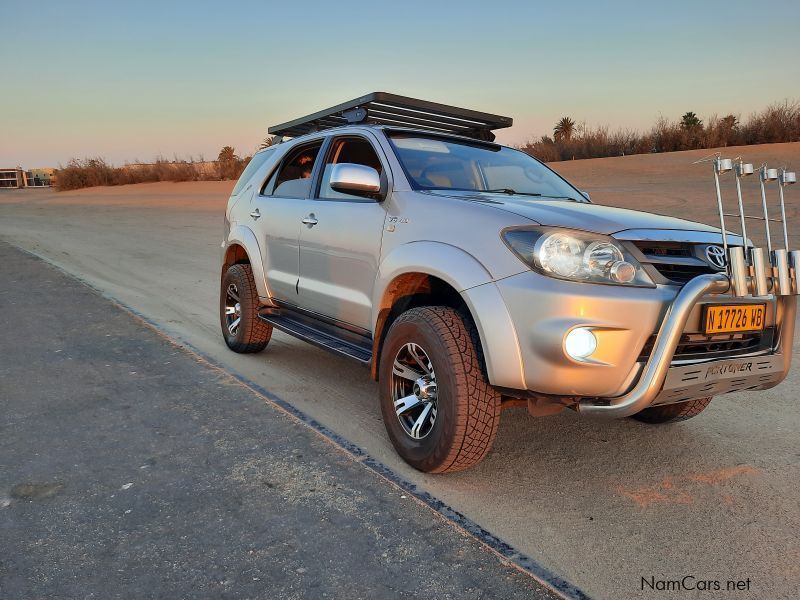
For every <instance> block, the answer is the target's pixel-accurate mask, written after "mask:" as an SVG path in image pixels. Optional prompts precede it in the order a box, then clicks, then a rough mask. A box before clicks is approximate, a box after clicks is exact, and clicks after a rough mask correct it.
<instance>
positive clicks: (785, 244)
mask: <svg viewBox="0 0 800 600" xmlns="http://www.w3.org/2000/svg"><path fill="white" fill-rule="evenodd" d="M785 176H786V167H784V168H783V177H781V178H780V179H779V180H778V189H779V190H780V193H781V221H782V224H783V247H784V248H785V249H786V250H789V232H788V231H787V230H786V207H785V206H784V205H783V179H784V177H785Z"/></svg>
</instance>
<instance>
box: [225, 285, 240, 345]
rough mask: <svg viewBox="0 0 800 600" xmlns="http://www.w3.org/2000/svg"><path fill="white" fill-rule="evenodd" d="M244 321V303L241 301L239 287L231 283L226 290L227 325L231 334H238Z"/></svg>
mask: <svg viewBox="0 0 800 600" xmlns="http://www.w3.org/2000/svg"><path fill="white" fill-rule="evenodd" d="M241 322H242V305H241V303H240V302H239V288H237V287H236V284H235V283H231V284H230V285H229V286H228V289H226V290H225V326H226V327H227V329H228V333H229V334H230V335H236V332H237V331H239V325H241Z"/></svg>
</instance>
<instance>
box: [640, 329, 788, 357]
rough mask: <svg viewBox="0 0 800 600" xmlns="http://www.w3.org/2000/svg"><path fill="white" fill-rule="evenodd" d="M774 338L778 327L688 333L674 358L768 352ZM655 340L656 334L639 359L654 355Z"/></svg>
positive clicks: (680, 343)
mask: <svg viewBox="0 0 800 600" xmlns="http://www.w3.org/2000/svg"><path fill="white" fill-rule="evenodd" d="M774 337H775V328H774V327H767V328H765V329H764V330H763V331H756V332H750V333H717V334H714V335H705V334H703V333H684V334H683V335H682V336H681V340H680V342H678V347H677V349H676V350H675V354H674V355H673V357H672V360H673V361H676V360H704V359H706V360H707V359H712V358H713V359H717V358H728V357H734V356H740V355H742V354H750V353H753V352H761V351H767V350H770V349H771V348H772V343H773V339H774ZM655 341H656V336H655V335H651V336H650V338H649V339H648V340H647V342H646V343H645V345H644V348H642V352H641V354H639V359H638V360H639V361H645V360H647V359H648V358H649V357H650V354H651V353H652V352H653V346H654V344H655Z"/></svg>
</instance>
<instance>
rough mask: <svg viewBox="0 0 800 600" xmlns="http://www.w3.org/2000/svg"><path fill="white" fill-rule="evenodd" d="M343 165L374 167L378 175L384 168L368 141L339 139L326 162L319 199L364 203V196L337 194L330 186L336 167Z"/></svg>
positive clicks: (332, 146) (332, 147)
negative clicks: (349, 200)
mask: <svg viewBox="0 0 800 600" xmlns="http://www.w3.org/2000/svg"><path fill="white" fill-rule="evenodd" d="M342 163H353V164H356V165H365V166H367V167H372V168H373V169H375V170H376V171H377V172H378V173H381V172H382V171H383V166H382V165H381V161H380V159H379V158H378V155H377V154H375V149H374V148H373V147H372V144H370V143H369V142H368V141H367V140H365V139H364V138H358V137H354V138H338V139H336V140H334V142H333V144H331V149H330V152H329V153H328V158H327V160H326V161H325V168H324V170H323V172H322V182H321V183H320V188H319V197H320V198H330V199H340V198H341V199H358V200H361V201H363V200H364V198H363V197H362V196H354V195H351V194H345V193H342V192H337V191H336V190H334V189H333V188H332V187H331V186H330V180H331V171H332V170H333V167H334V165H338V164H342Z"/></svg>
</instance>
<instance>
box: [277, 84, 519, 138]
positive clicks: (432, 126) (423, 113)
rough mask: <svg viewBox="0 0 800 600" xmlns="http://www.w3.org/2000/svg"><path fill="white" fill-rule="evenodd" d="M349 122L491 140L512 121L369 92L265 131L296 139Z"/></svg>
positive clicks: (462, 109) (496, 116) (412, 99)
mask: <svg viewBox="0 0 800 600" xmlns="http://www.w3.org/2000/svg"><path fill="white" fill-rule="evenodd" d="M351 123H374V124H377V125H386V126H396V127H413V128H415V129H423V130H426V131H431V132H436V133H449V134H455V135H461V136H466V137H472V138H477V139H481V140H486V141H493V140H494V134H493V133H492V130H493V129H502V128H504V127H511V124H512V123H513V120H512V119H511V117H501V116H499V115H492V114H489V113H484V112H478V111H476V110H469V109H466V108H458V107H456V106H448V105H446V104H438V103H436V102H428V101H427V100H418V99H416V98H408V97H407V96H398V95H397V94H389V93H387V92H372V93H371V94H367V95H366V96H361V97H360V98H356V99H354V100H350V101H349V102H344V103H342V104H339V105H337V106H334V107H331V108H327V109H325V110H321V111H319V112H315V113H314V114H311V115H308V116H305V117H300V118H299V119H294V120H293V121H288V122H286V123H281V124H280V125H273V126H272V127H270V128H269V133H271V134H273V135H277V136H289V137H297V136H300V135H304V134H306V133H311V132H314V131H320V130H323V129H330V128H331V127H339V126H341V125H348V124H351Z"/></svg>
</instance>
